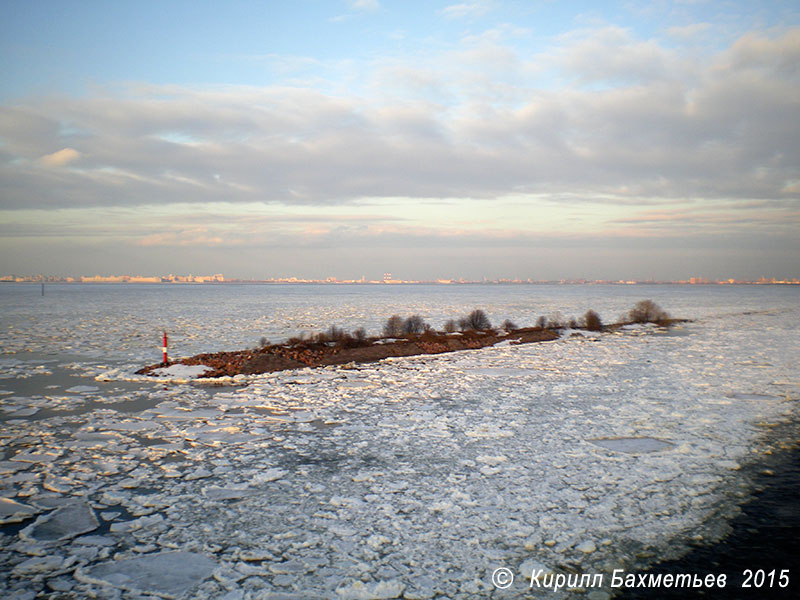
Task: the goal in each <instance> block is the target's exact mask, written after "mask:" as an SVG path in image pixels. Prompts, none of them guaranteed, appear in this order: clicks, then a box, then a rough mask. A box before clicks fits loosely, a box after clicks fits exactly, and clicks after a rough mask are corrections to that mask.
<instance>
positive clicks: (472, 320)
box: [466, 308, 492, 331]
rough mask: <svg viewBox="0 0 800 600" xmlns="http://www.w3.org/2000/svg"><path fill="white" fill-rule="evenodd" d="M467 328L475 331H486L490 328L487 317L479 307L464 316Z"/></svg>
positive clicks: (490, 324)
mask: <svg viewBox="0 0 800 600" xmlns="http://www.w3.org/2000/svg"><path fill="white" fill-rule="evenodd" d="M466 321H467V329H474V330H475V331H486V330H487V329H491V328H492V323H491V322H490V321H489V317H487V316H486V313H485V312H483V311H482V310H481V309H480V308H476V309H475V310H473V311H472V312H471V313H469V316H468V317H467V318H466Z"/></svg>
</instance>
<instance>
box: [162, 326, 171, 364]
mask: <svg viewBox="0 0 800 600" xmlns="http://www.w3.org/2000/svg"><path fill="white" fill-rule="evenodd" d="M162 350H163V351H164V366H165V367H166V366H167V363H168V362H169V359H167V332H166V331H165V332H164V347H163V348H162Z"/></svg>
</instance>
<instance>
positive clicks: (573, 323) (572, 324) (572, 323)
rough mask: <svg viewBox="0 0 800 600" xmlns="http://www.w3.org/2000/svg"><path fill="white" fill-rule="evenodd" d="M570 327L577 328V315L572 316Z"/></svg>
mask: <svg viewBox="0 0 800 600" xmlns="http://www.w3.org/2000/svg"><path fill="white" fill-rule="evenodd" d="M569 328H570V329H577V328H578V320H577V319H576V318H575V317H570V320H569Z"/></svg>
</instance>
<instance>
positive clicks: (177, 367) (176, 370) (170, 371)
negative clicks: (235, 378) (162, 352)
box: [152, 364, 213, 379]
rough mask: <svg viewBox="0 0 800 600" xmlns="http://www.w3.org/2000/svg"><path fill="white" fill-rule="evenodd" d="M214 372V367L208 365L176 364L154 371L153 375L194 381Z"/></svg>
mask: <svg viewBox="0 0 800 600" xmlns="http://www.w3.org/2000/svg"><path fill="white" fill-rule="evenodd" d="M212 370H213V369H212V367H208V366H206V365H182V364H174V365H170V366H169V367H161V368H159V369H154V370H153V371H152V374H153V375H156V376H158V377H168V378H171V379H192V378H194V377H199V376H200V375H203V374H204V373H206V372H208V371H212Z"/></svg>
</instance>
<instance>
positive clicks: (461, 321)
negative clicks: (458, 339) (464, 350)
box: [458, 317, 469, 331]
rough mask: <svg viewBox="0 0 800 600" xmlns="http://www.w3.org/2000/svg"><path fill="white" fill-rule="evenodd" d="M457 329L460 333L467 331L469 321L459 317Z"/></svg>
mask: <svg viewBox="0 0 800 600" xmlns="http://www.w3.org/2000/svg"><path fill="white" fill-rule="evenodd" d="M458 329H459V330H460V331H467V330H468V329H469V319H467V318H466V317H461V318H460V319H459V320H458Z"/></svg>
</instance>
